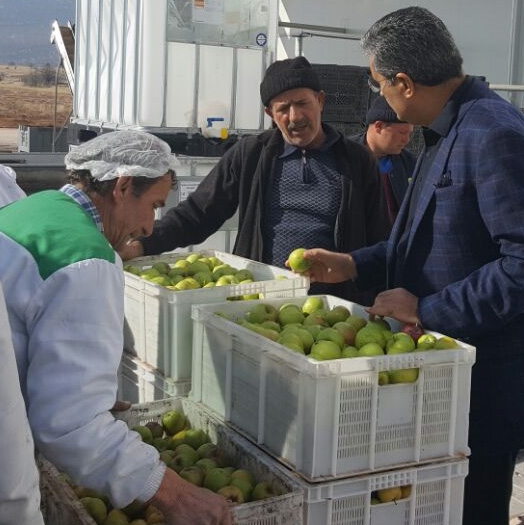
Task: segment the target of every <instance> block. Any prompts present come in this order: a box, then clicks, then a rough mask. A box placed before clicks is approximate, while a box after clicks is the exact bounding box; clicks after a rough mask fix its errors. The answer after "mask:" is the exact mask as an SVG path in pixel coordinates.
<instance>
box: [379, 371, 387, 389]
mask: <svg viewBox="0 0 524 525" xmlns="http://www.w3.org/2000/svg"><path fill="white" fill-rule="evenodd" d="M378 384H379V385H380V386H384V385H389V374H388V373H387V372H379V373H378Z"/></svg>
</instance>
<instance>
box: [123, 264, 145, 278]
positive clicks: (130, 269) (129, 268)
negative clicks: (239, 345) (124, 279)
mask: <svg viewBox="0 0 524 525" xmlns="http://www.w3.org/2000/svg"><path fill="white" fill-rule="evenodd" d="M124 271H126V272H128V273H132V274H134V275H140V274H141V273H142V270H141V269H140V268H139V267H138V266H135V265H134V264H126V265H125V266H124Z"/></svg>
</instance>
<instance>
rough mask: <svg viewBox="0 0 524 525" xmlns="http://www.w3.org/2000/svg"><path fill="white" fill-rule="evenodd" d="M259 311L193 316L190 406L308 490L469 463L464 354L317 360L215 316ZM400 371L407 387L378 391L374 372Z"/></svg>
mask: <svg viewBox="0 0 524 525" xmlns="http://www.w3.org/2000/svg"><path fill="white" fill-rule="evenodd" d="M322 297H323V300H324V303H325V305H327V306H328V307H329V308H332V307H333V306H335V305H345V306H346V307H348V308H349V309H350V311H351V312H352V313H353V314H357V315H361V316H367V314H366V313H365V311H364V309H363V308H362V307H361V306H359V305H356V304H354V303H350V302H348V301H344V300H342V299H339V298H336V297H332V296H322ZM303 301H304V299H303V298H296V299H286V300H278V301H271V300H270V301H263V302H265V303H269V304H272V305H274V306H277V307H278V306H280V305H281V304H283V303H295V304H302V302H303ZM258 302H260V301H246V302H243V303H240V302H237V303H222V304H215V305H213V304H212V305H197V306H195V307H194V308H193V314H192V315H193V319H194V335H193V380H192V390H191V394H190V396H191V398H192V399H194V400H196V401H199V402H202V403H203V404H204V405H205V406H207V407H209V408H210V409H211V410H213V411H214V412H215V413H216V414H217V415H219V417H221V418H223V419H224V420H225V421H226V422H228V423H229V424H231V425H232V426H234V427H235V428H237V429H238V430H239V431H241V432H242V433H244V434H245V435H246V436H247V437H249V438H250V439H251V440H253V441H254V442H256V443H257V444H259V445H260V446H261V448H263V449H264V450H267V451H268V452H269V453H270V454H272V455H273V456H275V457H276V458H277V459H279V460H280V461H283V462H284V463H286V464H287V465H288V466H290V467H291V468H293V469H295V470H296V471H297V472H299V473H300V474H301V475H302V476H303V477H305V478H306V479H307V480H310V481H320V480H322V479H332V478H333V477H337V478H338V477H344V476H353V475H358V474H363V473H366V472H372V471H376V470H385V469H391V468H399V467H401V466H406V465H412V464H415V463H421V462H427V461H433V460H435V459H439V458H450V457H456V456H457V455H467V454H469V452H470V451H469V448H468V446H467V437H468V414H469V396H470V388H471V368H472V365H473V363H474V361H475V349H474V348H473V347H471V346H469V345H466V344H463V343H461V346H462V348H461V349H456V350H439V351H425V352H413V353H407V354H398V355H389V356H388V355H384V356H379V357H369V358H367V357H361V358H353V359H337V360H331V361H316V360H314V359H312V358H309V357H307V356H304V355H301V354H298V353H295V352H293V351H291V350H289V349H287V348H285V347H283V346H281V345H280V344H278V343H275V342H273V341H271V340H269V339H267V338H265V337H263V336H261V335H259V334H257V333H255V332H253V331H250V330H248V329H246V328H244V327H242V326H240V325H237V324H236V323H234V322H232V321H229V320H227V319H225V318H223V317H221V316H218V315H215V314H214V312H215V311H217V310H220V311H221V312H224V313H225V314H229V315H230V316H232V317H233V318H236V319H238V318H242V317H243V316H244V312H246V311H247V310H248V309H250V308H252V307H253V306H254V305H255V304H257V303H258ZM389 322H390V323H391V324H392V329H393V330H394V331H396V330H398V329H399V328H400V327H399V324H398V323H397V322H396V321H393V320H389ZM430 333H433V334H435V335H440V334H436V333H435V332H430ZM406 368H419V377H418V379H417V381H416V382H414V383H402V384H390V385H385V386H379V384H378V374H379V372H381V371H388V370H397V369H406Z"/></svg>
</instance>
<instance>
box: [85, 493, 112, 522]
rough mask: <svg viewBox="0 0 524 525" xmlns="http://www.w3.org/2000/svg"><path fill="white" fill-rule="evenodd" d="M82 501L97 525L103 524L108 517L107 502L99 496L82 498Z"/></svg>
mask: <svg viewBox="0 0 524 525" xmlns="http://www.w3.org/2000/svg"><path fill="white" fill-rule="evenodd" d="M80 502H81V503H82V505H83V506H84V508H85V509H86V511H87V513H88V514H89V515H90V516H91V517H92V518H93V519H94V520H95V522H96V523H97V525H103V523H104V521H105V520H106V517H107V507H106V505H105V503H104V502H103V501H102V500H101V499H99V498H91V497H89V496H87V497H84V498H80Z"/></svg>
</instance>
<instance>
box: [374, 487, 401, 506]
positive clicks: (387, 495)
mask: <svg viewBox="0 0 524 525" xmlns="http://www.w3.org/2000/svg"><path fill="white" fill-rule="evenodd" d="M377 498H378V499H379V501H380V502H381V503H388V502H390V501H397V500H399V499H402V491H401V490H400V487H391V488H387V489H379V490H377Z"/></svg>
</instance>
